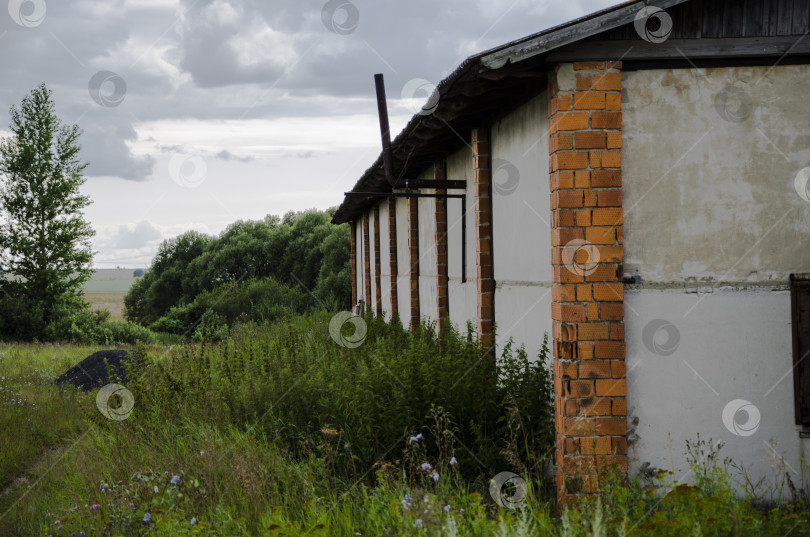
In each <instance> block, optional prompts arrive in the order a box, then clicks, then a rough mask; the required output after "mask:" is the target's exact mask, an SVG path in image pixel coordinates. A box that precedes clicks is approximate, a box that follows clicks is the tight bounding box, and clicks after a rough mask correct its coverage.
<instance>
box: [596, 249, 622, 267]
mask: <svg viewBox="0 0 810 537" xmlns="http://www.w3.org/2000/svg"><path fill="white" fill-rule="evenodd" d="M596 248H597V250H599V261H601V262H602V263H621V262H622V261H623V260H624V247H622V246H606V245H602V246H597V247H596Z"/></svg>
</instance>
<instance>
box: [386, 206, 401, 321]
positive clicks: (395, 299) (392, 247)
mask: <svg viewBox="0 0 810 537" xmlns="http://www.w3.org/2000/svg"><path fill="white" fill-rule="evenodd" d="M388 265H389V268H390V272H391V291H390V295H391V320H394V319H397V318H399V294H398V293H397V282H398V280H399V266H398V265H397V200H396V198H388Z"/></svg>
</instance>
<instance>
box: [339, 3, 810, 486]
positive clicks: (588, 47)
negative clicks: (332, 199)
mask: <svg viewBox="0 0 810 537" xmlns="http://www.w3.org/2000/svg"><path fill="white" fill-rule="evenodd" d="M809 30H810V0H745V1H741V0H739V1H738V0H733V1H732V0H725V1H723V0H660V1H650V2H643V1H631V2H624V3H622V4H620V5H617V6H615V7H613V8H609V9H606V10H603V11H600V12H597V13H594V14H592V15H589V16H586V17H583V18H581V19H578V20H575V21H572V22H569V23H567V24H564V25H561V26H558V27H555V28H551V29H549V30H545V31H542V32H540V33H538V34H535V35H531V36H528V37H526V38H524V39H520V40H518V41H515V42H512V43H508V44H505V45H503V46H501V47H498V48H495V49H492V50H488V51H486V52H483V53H481V54H478V55H475V56H472V57H470V58H468V59H467V60H466V61H464V62H463V63H462V64H461V65H460V66H458V68H457V69H456V70H455V71H454V72H453V73H452V74H451V75H450V76H448V77H447V78H446V79H445V80H443V81H441V82H440V83H439V84H438V85H437V91H436V92H435V93H434V95H433V96H432V98H431V99H430V100H429V102H428V104H426V105H425V107H424V108H423V109H422V110H421V111H420V113H418V114H416V115H415V116H414V117H413V118H412V119H411V120H410V122H409V123H408V124H407V126H406V127H405V128H404V130H403V131H402V132H401V133H400V134H399V135H398V136H397V137H396V138H395V139H394V141H393V142H392V143H391V145H390V153H388V154H389V155H390V157H391V160H390V166H389V167H390V169H389V170H386V166H385V160H386V159H385V158H384V157H385V151H384V152H383V154H381V155H380V157H379V158H378V159H377V161H376V162H374V164H373V165H372V166H371V167H370V168H369V169H368V171H366V172H365V173H364V174H363V175H362V177H360V178H359V180H358V181H357V183H356V184H355V186H354V187H353V189H352V191H351V192H349V193H347V195H346V198H345V200H344V201H343V203H342V204H341V206H340V207H339V209H338V210H337V212H336V213H335V215H334V222H335V223H342V222H349V223H351V226H352V229H353V233H352V242H351V249H352V251H351V255H352V257H351V259H352V270H353V285H352V297H353V298H352V300H353V306H355V307H357V306H358V305H360V306H361V307H365V308H367V309H370V310H371V311H374V312H376V313H378V314H381V315H385V316H386V317H387V318H391V316H394V315H396V316H398V317H399V319H400V320H401V321H402V322H403V324H404V325H405V326H409V325H411V326H412V325H413V324H414V323H419V322H420V320H422V319H431V320H433V321H435V322H436V323H437V326H438V328H439V329H443V328H444V327H445V326H447V323H452V324H453V325H456V326H457V327H460V328H461V329H462V330H463V329H464V326H465V325H466V323H467V322H468V321H471V322H472V323H474V325H475V327H476V329H477V333H478V337H479V338H480V340H481V341H483V342H484V343H485V344H495V345H496V349H497V348H499V347H500V346H502V345H503V344H504V342H505V341H506V340H507V338H513V339H514V341H515V342H516V343H518V344H524V345H526V348H527V350H528V351H529V352H530V353H536V352H537V350H538V349H539V347H540V344H541V342H542V339H543V335H544V333H547V334H548V336H549V340H550V341H551V342H552V344H553V357H552V358H553V367H554V390H555V414H556V423H555V426H556V458H555V461H556V462H555V466H556V476H557V486H558V493H559V495H560V496H561V497H563V498H564V497H565V496H566V495H567V494H572V493H576V492H588V491H593V490H595V489H596V488H597V487H598V482H597V479H596V476H597V475H598V472H599V471H600V470H601V469H603V468H605V467H606V466H608V465H611V464H616V465H618V467H620V468H621V469H623V470H624V471H627V472H629V473H630V474H631V475H635V474H636V473H638V472H640V471H643V470H644V469H647V468H661V469H666V470H671V471H673V472H674V476H673V478H674V479H678V480H681V481H686V480H688V479H689V468H688V466H687V463H686V459H685V457H684V452H685V441H686V440H696V439H697V437H698V435H700V438H701V439H705V440H709V439H712V441H713V442H714V443H717V442H723V449H722V455H723V456H727V457H731V458H732V459H733V460H734V461H735V462H736V463H737V464H739V465H741V466H742V467H744V468H745V469H746V470H747V472H748V473H749V474H750V476H751V478H752V479H753V480H754V481H755V482H756V481H757V480H759V479H760V478H764V481H763V482H762V485H761V486H762V487H765V488H767V487H768V486H775V485H776V486H778V481H779V480H780V479H782V480H783V481H782V483H783V484H784V479H785V478H786V477H789V478H790V479H792V480H793V482H794V483H798V482H800V481H801V476H800V474H802V472H803V471H804V470H806V465H805V459H806V458H807V457H808V456H810V445H808V442H810V440H808V439H807V437H808V431H810V428H809V426H810V360H805V359H804V358H805V357H806V356H807V355H808V354H810V274H809V273H810V248H809V247H808V244H809V243H810V190H808V182H809V181H810V100H808V95H810V66H808V63H810V38H808V37H807V34H808V31H809ZM387 171H388V173H387ZM392 177H393V180H392ZM431 181H434V182H436V183H435V185H436V187H433V188H431ZM437 187H438V188H437ZM493 327H496V330H495V331H494V332H493Z"/></svg>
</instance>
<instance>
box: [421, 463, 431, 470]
mask: <svg viewBox="0 0 810 537" xmlns="http://www.w3.org/2000/svg"><path fill="white" fill-rule="evenodd" d="M431 468H432V466H431V465H430V463H429V462H423V463H422V470H430V469H431Z"/></svg>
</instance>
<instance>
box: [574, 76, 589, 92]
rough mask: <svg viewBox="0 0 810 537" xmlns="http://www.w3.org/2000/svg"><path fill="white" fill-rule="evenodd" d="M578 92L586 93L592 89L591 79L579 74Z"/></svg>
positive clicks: (577, 77)
mask: <svg viewBox="0 0 810 537" xmlns="http://www.w3.org/2000/svg"><path fill="white" fill-rule="evenodd" d="M576 79H577V91H585V90H589V89H591V77H589V76H586V75H581V74H579V73H577V75H576Z"/></svg>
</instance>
